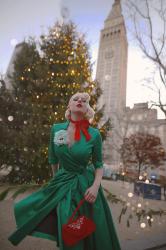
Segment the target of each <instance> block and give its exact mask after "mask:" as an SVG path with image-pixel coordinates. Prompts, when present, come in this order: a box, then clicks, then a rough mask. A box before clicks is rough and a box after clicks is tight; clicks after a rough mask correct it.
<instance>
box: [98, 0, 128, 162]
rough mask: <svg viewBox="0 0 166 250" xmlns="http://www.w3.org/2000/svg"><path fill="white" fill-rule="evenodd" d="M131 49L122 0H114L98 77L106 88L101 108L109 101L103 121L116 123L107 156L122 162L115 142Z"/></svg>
mask: <svg viewBox="0 0 166 250" xmlns="http://www.w3.org/2000/svg"><path fill="white" fill-rule="evenodd" d="M127 53H128V43H127V36H126V28H125V23H124V18H123V15H122V10H121V2H120V0H114V3H113V6H112V9H111V11H110V13H109V14H108V16H107V18H106V20H105V21H104V28H103V29H102V30H101V33H100V43H99V50H98V60H97V70H96V80H98V81H99V83H100V86H101V89H102V91H103V94H102V95H101V97H100V98H99V102H98V109H100V108H101V107H102V106H103V104H105V111H104V118H103V119H102V121H101V123H104V122H105V121H106V120H107V119H108V118H111V123H112V125H113V129H112V131H111V136H110V137H109V138H107V140H106V141H105V142H104V146H103V149H104V150H103V151H104V160H105V162H107V161H108V163H111V164H115V165H117V164H119V153H118V152H117V151H116V149H115V147H114V146H115V145H114V144H115V143H116V144H117V143H118V145H119V144H120V141H119V138H118V134H119V129H120V127H119V121H118V120H119V118H120V115H121V114H122V112H123V111H124V109H125V107H126V80H127V79H126V78H127Z"/></svg>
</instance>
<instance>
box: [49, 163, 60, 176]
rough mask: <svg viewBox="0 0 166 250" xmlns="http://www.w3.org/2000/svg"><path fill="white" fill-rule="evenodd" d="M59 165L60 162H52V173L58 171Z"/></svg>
mask: <svg viewBox="0 0 166 250" xmlns="http://www.w3.org/2000/svg"><path fill="white" fill-rule="evenodd" d="M58 167H59V164H58V163H57V164H51V168H52V173H53V175H54V174H55V172H56V171H57V169H58Z"/></svg>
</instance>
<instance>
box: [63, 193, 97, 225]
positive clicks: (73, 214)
mask: <svg viewBox="0 0 166 250" xmlns="http://www.w3.org/2000/svg"><path fill="white" fill-rule="evenodd" d="M85 201H86V199H85V197H84V198H83V199H81V200H80V202H79V203H78V205H77V207H76V209H75V210H74V212H73V213H72V215H71V217H70V219H69V221H68V223H72V221H73V219H74V216H75V214H76V213H77V211H78V210H79V208H80V207H81V206H82V204H83V203H84V202H85ZM92 209H93V207H92V205H91V216H92V215H93V210H92Z"/></svg>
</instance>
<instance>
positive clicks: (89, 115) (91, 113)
mask: <svg viewBox="0 0 166 250" xmlns="http://www.w3.org/2000/svg"><path fill="white" fill-rule="evenodd" d="M77 94H81V95H83V97H84V98H85V99H86V101H87V102H88V104H87V108H88V111H87V112H86V113H85V118H86V119H88V121H89V122H90V123H92V121H93V119H94V114H95V111H94V109H93V108H91V106H90V105H89V101H90V95H89V94H88V93H86V92H77V93H75V94H74V95H72V96H71V98H70V100H69V104H70V101H71V100H72V99H73V98H74V96H76V95H77ZM69 104H68V107H67V110H66V112H65V118H66V119H67V120H69V117H70V113H71V112H70V109H69Z"/></svg>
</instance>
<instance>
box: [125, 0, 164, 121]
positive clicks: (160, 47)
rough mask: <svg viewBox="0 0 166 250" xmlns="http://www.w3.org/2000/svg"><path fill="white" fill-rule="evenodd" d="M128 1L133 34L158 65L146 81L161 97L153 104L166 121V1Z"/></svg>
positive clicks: (128, 15) (149, 57)
mask: <svg viewBox="0 0 166 250" xmlns="http://www.w3.org/2000/svg"><path fill="white" fill-rule="evenodd" d="M124 2H125V7H126V11H127V12H126V13H127V22H128V23H129V27H130V31H131V32H132V34H133V35H134V37H135V39H136V41H137V43H138V45H139V48H140V49H141V51H142V52H143V54H144V55H145V57H146V58H148V59H149V60H150V61H151V62H152V63H153V65H154V72H153V73H152V75H151V77H150V78H148V79H146V86H147V87H149V88H150V89H151V90H153V91H155V92H156V94H157V100H156V101H154V100H153V101H151V107H152V106H155V107H159V108H160V110H161V111H162V112H163V113H164V115H165V118H166V1H165V0H124ZM144 80H145V79H144Z"/></svg>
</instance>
